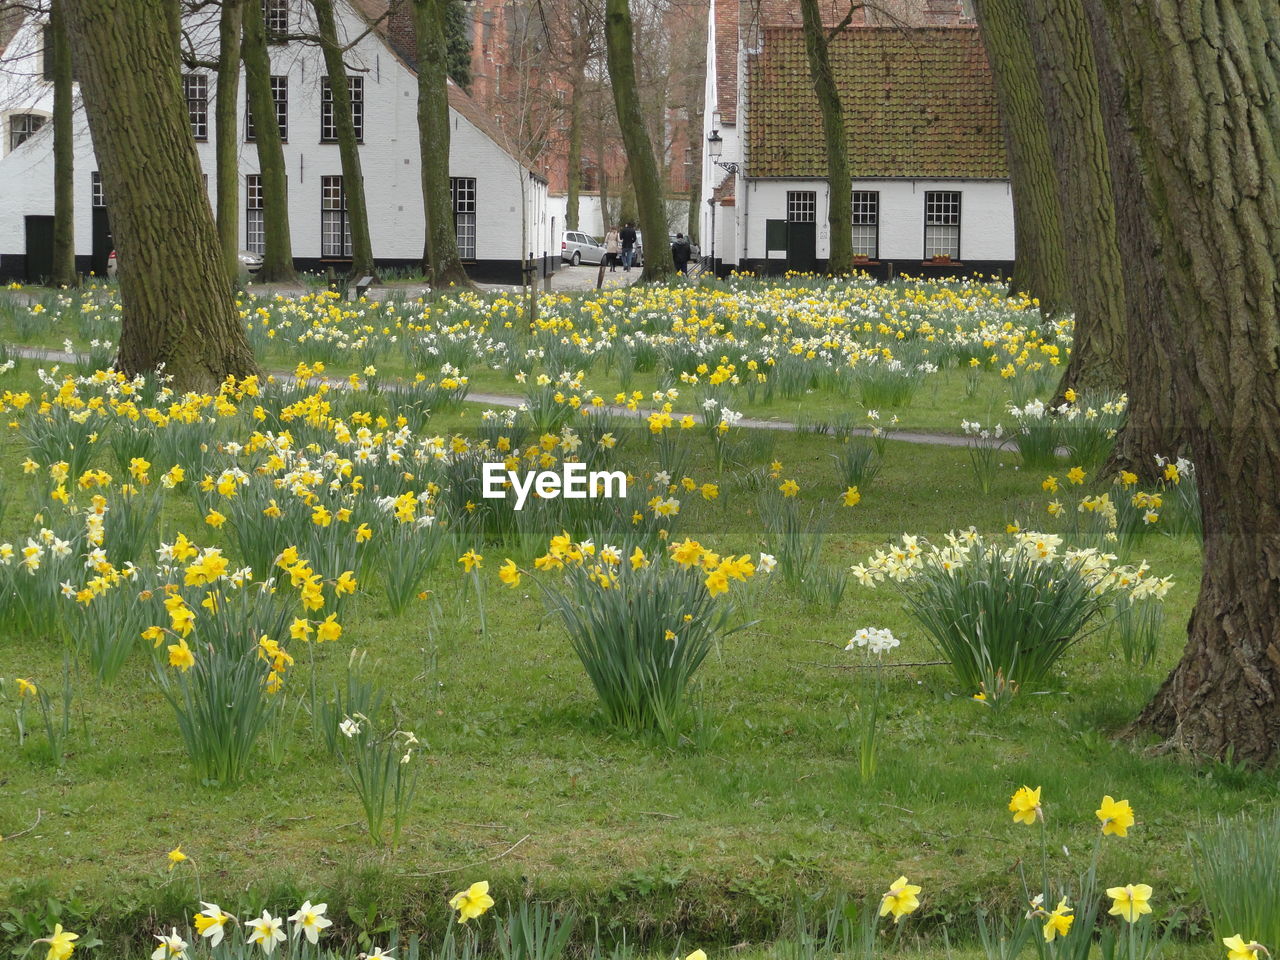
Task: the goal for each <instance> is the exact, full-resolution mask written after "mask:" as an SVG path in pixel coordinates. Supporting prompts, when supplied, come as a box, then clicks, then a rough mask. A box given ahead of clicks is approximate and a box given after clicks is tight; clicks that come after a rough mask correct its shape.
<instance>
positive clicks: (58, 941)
mask: <svg viewBox="0 0 1280 960" xmlns="http://www.w3.org/2000/svg"><path fill="white" fill-rule="evenodd" d="M79 939H80V934H78V933H72V932H71V931H69V930H63V929H62V924H60V923H55V924H54V925H53V933H51V934H49V936H47V937H41V938H40V939H39V940H37V941H36V943H47V944H48V945H49V952H48V953H46V954H45V960H67V957H69V956H71V951H73V950H75V948H76V944H75V942H76V941H77V940H79Z"/></svg>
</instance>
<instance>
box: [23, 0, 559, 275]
mask: <svg viewBox="0 0 1280 960" xmlns="http://www.w3.org/2000/svg"><path fill="white" fill-rule="evenodd" d="M337 12H338V15H339V20H340V24H339V30H340V32H341V33H343V34H345V35H346V36H348V37H351V38H354V37H356V36H358V35H359V34H361V33H364V32H365V30H366V24H365V21H364V20H363V19H362V18H360V17H359V16H358V15H356V14H355V13H354V12H353V11H352V10H351V9H350V8H349V7H347V5H346V4H344V3H340V4H338V5H337ZM300 16H301V15H300V14H299V13H297V12H296V11H295V17H300ZM189 28H190V29H191V30H192V32H193V33H194V35H195V37H196V42H197V44H201V43H204V44H208V43H209V42H210V41H211V40H212V38H214V37H216V32H214V27H213V24H212V22H211V21H207V20H206V21H201V22H196V23H191V24H189ZM39 44H40V39H39V27H38V25H35V24H28V25H27V26H25V27H24V28H23V29H22V30H21V31H20V34H19V36H18V37H17V38H15V41H14V44H13V46H12V48H11V52H12V50H18V51H22V50H30V49H36V50H38V48H39ZM6 59H9V56H8V54H6ZM271 60H272V73H273V74H276V75H287V76H288V77H289V131H288V132H289V141H288V143H286V144H285V147H284V157H285V170H286V172H287V175H288V180H289V213H290V228H291V233H292V240H293V250H294V255H295V256H296V257H298V258H300V259H318V258H320V182H321V181H320V178H321V177H323V176H340V175H341V173H342V166H341V161H340V158H339V155H338V146H337V144H332V143H321V142H320V96H321V94H320V81H321V78H322V77H323V76H324V63H323V57H322V56H321V54H320V51H319V50H318V49H316V48H314V47H307V46H303V45H300V44H293V45H289V46H273V47H272V48H271ZM347 62H348V64H349V65H350V66H351V67H353V68H354V69H355V70H359V71H361V72H362V75H363V76H364V84H365V127H364V145H363V146H362V147H361V162H362V166H363V171H364V181H365V193H366V197H367V201H368V206H369V225H370V231H371V234H372V240H373V252H374V256H375V257H377V258H379V259H404V260H413V259H417V258H420V257H421V256H422V252H423V244H424V240H425V231H424V225H423V214H422V186H421V163H420V156H419V146H418V127H417V78H416V77H415V76H414V74H413V73H412V71H410V70H409V69H408V68H407V67H406V66H405V65H404V64H403V63H402V62H401V61H400V60H399V59H398V58H397V57H396V56H395V55H394V54H393V53H392V52H391V50H390V49H389V48H388V47H387V46H386V45H385V44H384V43H383V42H382V40H381V39H380V38H379V37H378V36H377V35H376V34H373V33H369V34H368V35H366V36H365V37H364V38H363V39H361V40H360V41H359V42H358V43H357V44H356V46H355V48H354V49H353V50H352V51H350V52H349V53H348V55H347ZM15 65H20V69H19V68H18V66H15V69H12V70H6V71H3V72H0V110H5V111H9V110H15V109H16V110H18V111H19V112H39V110H44V111H46V112H47V111H49V110H51V109H52V94H51V85H50V84H48V83H45V82H44V81H42V80H40V79H38V73H39V69H40V68H39V57H38V55H32V56H24V57H22V58H21V59H20V60H15ZM216 87H217V84H216V77H214V76H213V75H212V73H210V75H209V137H210V139H209V141H208V142H202V143H198V144H197V145H196V147H197V151H198V153H199V155H200V161H201V164H202V166H203V168H204V171H205V173H206V174H208V175H209V181H210V191H211V194H210V195H211V196H212V190H213V181H214V144H213V137H214V126H215V125H214V111H215V99H216V96H217V89H216ZM237 100H238V104H237V113H238V119H237V129H238V140H239V143H240V172H241V197H240V209H241V225H240V236H241V245H243V244H244V234H245V227H244V207H245V201H246V198H245V191H244V177H245V176H246V175H248V174H254V173H257V172H258V169H259V168H258V158H257V150H256V147H255V145H254V144H252V143H246V142H244V125H245V121H244V110H245V88H244V78H243V76H242V77H241V83H240V88H239V91H238V95H237ZM32 107H34V108H36V109H35V110H32V109H31V108H32ZM450 120H451V130H450V150H449V157H450V161H449V172H450V175H451V176H456V177H474V178H475V179H476V198H477V210H476V231H477V236H476V257H477V259H478V260H491V261H492V260H499V261H514V260H518V259H519V258H520V256H521V253H522V247H523V248H524V249H525V250H528V249H541V248H542V247H546V248H547V249H550V248H551V241H552V237H551V229H552V228H551V223H550V216H551V214H550V211H549V209H548V202H547V192H546V184H545V183H544V182H542V181H540V180H537V179H534V178H530V177H529V175H528V172H527V171H525V170H524V169H523V168H522V167H521V166H520V165H519V164H518V162H516V161H515V160H514V159H513V158H512V157H511V155H510V154H509V153H507V152H506V151H505V150H503V149H502V147H501V146H499V145H498V144H497V143H495V142H494V141H493V140H492V139H490V138H489V137H488V136H487V135H486V134H485V133H484V132H483V131H481V130H480V129H479V128H478V127H476V126H475V125H474V124H472V123H471V122H470V121H469V120H468V119H467V118H466V117H464V116H462V115H461V114H459V113H458V112H456V111H454V110H450ZM7 132H8V127H7V125H6V126H5V134H6V142H5V147H7V146H8V144H7ZM75 142H76V150H75V163H76V171H75V183H76V187H75V202H76V253H77V254H78V255H80V256H89V255H90V254H91V252H92V233H91V222H92V220H91V217H92V215H91V212H90V206H89V201H90V189H91V188H90V177H91V174H92V172H93V171H94V170H96V169H97V162H96V160H95V159H94V157H93V152H92V144H91V140H90V136H89V131H88V125H87V122H86V120H85V117H84V113H83V111H82V110H77V112H76V118H75ZM52 145H53V136H52V129H51V128H50V127H48V126H46V127H45V128H44V129H43V130H41V131H40V133H39V134H37V135H36V136H35V137H33V138H32V139H31V140H29V141H27V142H26V143H24V144H22V145H21V146H20V147H19V148H18V149H17V150H14V151H13V152H12V153H10V154H8V155H6V156H4V157H3V159H0V253H2V254H20V253H23V252H24V249H25V225H24V220H23V218H24V217H26V216H28V215H48V214H52V212H53V152H52ZM522 211H523V223H524V226H523V229H522ZM561 223H562V221H561ZM557 229H562V226H561V227H557ZM556 242H557V244H558V242H559V241H558V239H557V241H556Z"/></svg>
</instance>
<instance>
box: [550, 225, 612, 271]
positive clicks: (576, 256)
mask: <svg viewBox="0 0 1280 960" xmlns="http://www.w3.org/2000/svg"><path fill="white" fill-rule="evenodd" d="M560 259H561V260H563V261H564V262H565V263H571V264H573V265H574V266H575V267H576V266H577V265H578V264H580V263H603V262H604V241H603V240H601V239H600V238H599V237H593V236H591V235H589V234H586V233H583V232H582V231H581V230H566V231H565V232H564V236H563V237H562V238H561V240H560Z"/></svg>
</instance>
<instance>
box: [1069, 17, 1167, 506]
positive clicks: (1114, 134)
mask: <svg viewBox="0 0 1280 960" xmlns="http://www.w3.org/2000/svg"><path fill="white" fill-rule="evenodd" d="M1086 14H1087V15H1088V17H1089V32H1090V35H1091V37H1092V38H1093V50H1094V58H1095V60H1096V61H1097V65H1098V92H1099V95H1100V102H1101V105H1102V118H1103V124H1104V126H1105V129H1106V132H1107V152H1108V154H1109V155H1110V159H1111V182H1112V184H1113V186H1114V191H1115V209H1116V237H1117V240H1118V241H1119V247H1120V254H1121V257H1122V258H1123V260H1124V264H1125V269H1124V281H1125V284H1124V303H1125V331H1126V336H1125V339H1126V341H1127V342H1128V345H1129V377H1128V382H1129V388H1128V389H1129V414H1128V417H1127V418H1126V420H1125V424H1124V426H1123V427H1122V428H1121V430H1120V434H1119V436H1118V437H1117V438H1116V445H1115V447H1114V448H1113V451H1112V454H1111V458H1110V460H1109V462H1108V464H1107V466H1106V467H1105V468H1104V472H1106V473H1117V472H1119V471H1120V470H1129V471H1131V472H1133V473H1135V474H1137V475H1138V476H1139V477H1142V478H1143V479H1144V480H1148V481H1151V480H1155V479H1157V478H1158V475H1159V473H1160V466H1159V465H1158V463H1157V462H1156V457H1157V456H1163V457H1169V458H1170V459H1174V458H1176V457H1177V456H1178V454H1180V453H1181V452H1182V448H1183V445H1184V443H1185V434H1184V432H1183V430H1182V416H1181V412H1180V411H1179V410H1178V405H1177V402H1176V401H1175V399H1174V395H1173V391H1172V390H1171V389H1170V388H1169V384H1170V382H1171V381H1172V379H1173V369H1172V363H1171V359H1170V357H1169V356H1167V355H1166V353H1165V351H1164V350H1163V349H1162V346H1161V344H1160V343H1159V342H1158V341H1157V339H1156V338H1155V337H1153V336H1152V335H1151V331H1152V330H1153V329H1155V328H1156V326H1157V325H1158V324H1159V323H1160V322H1161V321H1162V318H1163V317H1164V316H1165V315H1166V314H1167V313H1168V310H1169V304H1168V301H1167V300H1166V298H1165V288H1166V286H1167V282H1168V281H1167V280H1166V278H1165V275H1164V266H1163V263H1162V262H1161V260H1160V249H1159V244H1158V243H1157V242H1156V234H1155V225H1154V224H1153V223H1152V222H1151V208H1150V206H1149V205H1148V204H1147V198H1146V196H1145V195H1144V194H1143V191H1142V169H1141V164H1140V161H1139V157H1138V144H1137V141H1136V140H1135V139H1134V130H1133V124H1132V122H1131V120H1130V111H1129V103H1128V100H1127V93H1126V91H1125V88H1124V79H1123V77H1122V76H1121V73H1120V61H1119V52H1118V51H1117V50H1116V49H1115V41H1114V38H1113V37H1112V35H1111V32H1110V30H1108V29H1107V26H1106V24H1105V22H1103V18H1102V17H1101V16H1100V14H1099V11H1098V9H1097V7H1096V6H1092V5H1091V6H1089V7H1087V8H1086Z"/></svg>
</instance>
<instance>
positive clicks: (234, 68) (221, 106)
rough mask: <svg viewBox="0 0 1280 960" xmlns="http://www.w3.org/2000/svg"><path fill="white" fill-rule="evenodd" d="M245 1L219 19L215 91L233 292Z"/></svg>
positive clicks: (229, 2) (223, 234)
mask: <svg viewBox="0 0 1280 960" xmlns="http://www.w3.org/2000/svg"><path fill="white" fill-rule="evenodd" d="M244 2H245V0H222V10H221V11H220V13H219V15H218V79H217V83H218V86H217V89H216V90H215V91H214V97H215V99H214V103H213V114H214V116H213V120H214V129H213V136H214V154H215V161H214V162H215V165H216V169H215V171H214V178H215V180H216V193H217V205H218V212H217V221H218V243H219V246H220V247H221V249H222V268H223V271H224V272H225V273H226V277H227V285H228V286H230V287H231V288H232V289H234V288H235V287H236V285H237V284H238V283H239V281H240V129H239V127H240V125H239V123H238V122H237V120H238V117H239V105H240V28H241V21H242V19H243V16H244Z"/></svg>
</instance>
